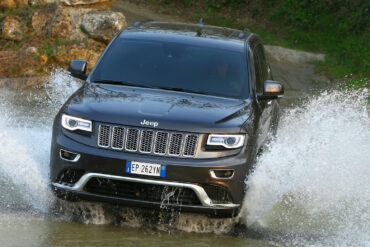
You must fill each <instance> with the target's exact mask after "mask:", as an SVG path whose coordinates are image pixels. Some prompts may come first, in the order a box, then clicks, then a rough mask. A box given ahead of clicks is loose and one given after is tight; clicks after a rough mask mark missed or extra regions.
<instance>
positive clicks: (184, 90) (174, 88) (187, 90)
mask: <svg viewBox="0 0 370 247" xmlns="http://www.w3.org/2000/svg"><path fill="white" fill-rule="evenodd" d="M153 88H159V89H164V90H172V91H177V92H185V93H196V94H205V95H208V94H207V93H204V92H199V91H193V90H189V89H184V88H178V87H164V86H158V87H153Z"/></svg>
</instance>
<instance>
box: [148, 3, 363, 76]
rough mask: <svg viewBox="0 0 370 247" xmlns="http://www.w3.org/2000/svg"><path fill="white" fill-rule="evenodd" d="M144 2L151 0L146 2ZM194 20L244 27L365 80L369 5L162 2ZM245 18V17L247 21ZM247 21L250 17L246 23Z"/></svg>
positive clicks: (335, 70) (338, 73) (322, 66)
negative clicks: (323, 56) (315, 54)
mask: <svg viewBox="0 0 370 247" xmlns="http://www.w3.org/2000/svg"><path fill="white" fill-rule="evenodd" d="M146 2H149V3H150V2H152V1H151V0H147V1H146ZM161 2H162V3H164V4H162V5H160V6H164V7H161V8H166V6H167V7H168V6H170V7H171V8H173V7H174V6H175V7H177V8H178V9H181V10H182V11H183V12H184V16H189V20H191V21H196V20H197V19H198V20H199V18H200V17H203V18H204V19H205V23H207V24H212V25H218V26H226V27H232V28H238V29H244V28H249V29H251V30H252V31H253V32H255V33H257V34H259V35H260V36H261V37H262V39H263V40H264V42H265V43H267V44H271V45H279V46H284V47H288V48H294V49H303V50H307V51H313V52H323V53H325V54H326V55H327V57H326V61H325V62H318V63H316V65H318V69H319V70H322V71H327V72H328V73H330V74H332V75H334V76H338V77H340V76H344V75H349V74H354V75H355V76H359V77H367V76H369V71H370V69H369V61H370V51H369V44H368V43H369V40H370V32H369V26H368V24H369V23H370V17H369V16H370V15H369V4H368V2H367V1H365V0H201V1H196V0H173V1H170V0H161ZM246 17H247V18H246ZM248 18H249V19H248Z"/></svg>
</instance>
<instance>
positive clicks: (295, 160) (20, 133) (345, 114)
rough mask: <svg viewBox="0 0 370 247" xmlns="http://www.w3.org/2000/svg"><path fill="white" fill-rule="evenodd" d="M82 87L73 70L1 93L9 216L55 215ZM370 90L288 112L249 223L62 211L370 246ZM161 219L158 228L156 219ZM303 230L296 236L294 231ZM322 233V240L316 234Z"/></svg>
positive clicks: (256, 176)
mask: <svg viewBox="0 0 370 247" xmlns="http://www.w3.org/2000/svg"><path fill="white" fill-rule="evenodd" d="M80 86H81V83H79V82H77V81H76V80H74V79H73V78H71V77H70V76H69V75H68V73H67V72H66V71H64V70H56V71H55V72H54V73H53V74H51V76H50V79H49V80H48V82H47V83H46V84H45V85H44V86H41V87H38V88H35V89H33V90H29V91H27V90H26V91H21V92H19V91H17V92H13V91H12V92H10V91H9V92H6V93H5V94H2V95H0V113H1V114H0V145H1V147H2V148H1V149H0V199H1V202H0V211H1V210H3V209H7V208H15V207H17V208H21V210H23V211H26V212H30V211H40V212H45V213H50V212H48V210H49V207H50V205H51V204H52V203H53V202H54V199H53V198H54V197H53V196H52V194H51V192H50V191H49V188H48V169H49V168H48V162H49V149H50V138H51V125H52V121H53V117H54V116H55V114H56V113H57V111H58V110H59V108H60V107H61V105H62V104H63V103H64V102H65V100H66V99H67V98H68V97H69V96H70V95H71V94H72V93H73V92H74V91H75V90H76V89H77V88H78V87H80ZM367 97H368V91H366V90H363V91H352V92H350V91H349V92H341V91H333V92H325V93H322V94H321V95H319V96H316V97H313V98H311V99H310V100H309V101H307V102H306V103H304V104H303V106H302V107H296V108H294V109H291V110H289V111H287V112H285V114H284V116H283V117H282V120H281V125H280V129H279V131H278V137H277V138H276V140H275V141H274V142H272V143H270V145H269V147H268V149H267V151H266V152H265V153H264V154H263V155H261V156H260V157H259V159H258V161H257V164H256V169H255V170H254V172H253V174H251V176H250V177H249V179H248V180H247V187H248V193H247V196H246V198H245V203H244V205H245V207H244V208H243V210H242V213H241V215H240V218H236V219H209V218H208V217H206V216H201V215H196V216H194V215H192V214H184V213H178V212H172V213H171V214H170V216H168V214H162V213H158V214H155V213H153V212H148V211H141V210H136V209H132V208H122V207H120V208H117V207H114V206H109V205H102V204H96V203H78V204H71V205H69V204H68V206H66V205H67V204H62V205H61V210H60V212H62V214H64V215H67V216H66V217H65V218H64V219H67V220H69V219H73V215H78V217H80V218H79V220H80V221H82V222H84V223H88V224H111V223H113V224H116V225H121V226H131V227H132V226H134V227H142V226H146V225H151V226H152V227H153V224H154V228H157V229H160V230H168V229H179V230H182V231H188V232H214V233H217V234H223V233H229V232H230V231H233V229H234V226H235V224H236V223H237V221H239V220H240V221H242V223H244V224H246V225H247V226H248V230H247V232H248V231H252V232H253V231H254V232H258V233H260V235H261V236H262V238H267V239H269V240H271V241H272V243H273V244H275V245H280V244H283V245H284V246H285V245H286V244H287V245H294V246H328V245H330V246H332V245H337V246H348V245H355V246H358V245H368V244H370V233H369V232H370V229H369V225H370V208H369V205H370V182H369V181H370V125H369V110H368V99H367ZM152 216H154V217H155V218H157V221H153V222H152V221H150V220H149V218H151V217H152ZM293 233H294V234H293ZM312 236H313V237H312Z"/></svg>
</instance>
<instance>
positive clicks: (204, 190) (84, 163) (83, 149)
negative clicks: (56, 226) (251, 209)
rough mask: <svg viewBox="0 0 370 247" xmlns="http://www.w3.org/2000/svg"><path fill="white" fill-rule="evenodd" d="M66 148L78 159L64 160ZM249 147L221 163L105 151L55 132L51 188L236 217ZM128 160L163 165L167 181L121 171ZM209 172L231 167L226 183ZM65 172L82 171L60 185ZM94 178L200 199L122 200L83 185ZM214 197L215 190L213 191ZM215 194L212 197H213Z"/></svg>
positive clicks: (128, 201)
mask: <svg viewBox="0 0 370 247" xmlns="http://www.w3.org/2000/svg"><path fill="white" fill-rule="evenodd" d="M61 149H63V150H68V151H72V152H75V153H78V154H79V155H80V157H79V159H78V160H77V161H72V162H71V161H67V160H64V159H62V158H61V157H60V150H61ZM248 157H250V154H249V149H248V148H244V149H243V150H242V152H241V153H240V154H239V155H236V156H232V157H227V158H220V159H204V160H201V159H199V160H198V159H179V158H167V157H157V156H149V155H142V154H135V153H125V152H119V151H113V150H105V149H101V148H97V147H91V146H87V145H84V144H81V143H78V142H76V141H74V140H72V139H70V138H68V137H67V136H65V135H63V134H62V133H61V132H59V135H57V136H53V141H52V148H51V159H50V169H51V170H50V177H51V182H52V183H51V185H52V187H53V189H54V190H55V191H56V192H57V193H58V194H61V193H62V194H70V195H74V196H76V197H77V198H80V199H83V200H93V201H102V202H109V203H117V204H123V205H128V206H136V207H154V208H163V207H165V208H173V207H174V208H180V209H181V211H191V212H197V213H204V214H212V215H216V216H231V215H235V214H237V213H238V211H239V209H240V206H241V204H242V201H243V197H244V194H245V178H246V175H247V174H248V171H249V169H250V167H251V166H250V165H249V164H250V162H249V159H248ZM127 160H134V161H140V162H149V163H158V164H166V165H167V173H166V177H164V178H162V177H154V178H153V177H149V176H143V175H136V174H129V173H126V171H125V164H126V161H127ZM212 169H233V170H234V176H233V177H232V178H230V179H217V178H214V177H212V176H211V173H210V171H211V170H212ZM68 170H76V171H80V172H81V175H80V176H78V177H77V178H76V179H75V180H74V181H73V182H65V181H63V176H64V175H63V174H65V172H66V171H68ZM93 179H106V180H109V181H117V182H127V183H137V184H146V185H153V186H164V187H173V188H183V189H188V190H191V191H193V192H194V193H195V195H196V197H197V198H198V199H199V202H200V203H199V204H194V205H192V204H189V203H188V204H182V203H174V202H173V201H171V202H170V201H168V202H167V203H163V201H159V200H150V199H148V200H147V199H143V198H142V197H138V198H136V197H131V198H125V197H122V196H117V195H113V194H111V193H108V194H107V193H99V192H93V193H92V192H91V190H90V191H89V190H87V189H86V185H87V184H88V183H89V181H91V180H93ZM210 186H211V187H212V188H217V189H219V190H220V191H221V190H222V191H224V192H225V193H227V195H228V200H227V201H216V200H215V199H214V197H215V196H214V195H213V196H211V195H210V193H211V192H210V190H209V188H210ZM217 193H218V192H217ZM213 194H214V193H213Z"/></svg>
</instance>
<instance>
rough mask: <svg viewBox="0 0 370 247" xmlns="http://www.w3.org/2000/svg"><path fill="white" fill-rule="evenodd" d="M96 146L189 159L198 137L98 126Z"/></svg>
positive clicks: (193, 152) (150, 130) (141, 129)
mask: <svg viewBox="0 0 370 247" xmlns="http://www.w3.org/2000/svg"><path fill="white" fill-rule="evenodd" d="M98 126H99V127H98V137H97V144H98V146H99V147H102V148H110V149H114V150H121V151H128V152H137V153H143V154H152V155H163V156H174V157H182V158H189V157H194V156H195V154H196V150H197V145H198V142H199V139H200V138H199V135H198V134H192V133H181V132H173V131H165V130H155V129H149V128H130V127H126V126H116V125H109V124H103V123H101V124H98Z"/></svg>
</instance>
